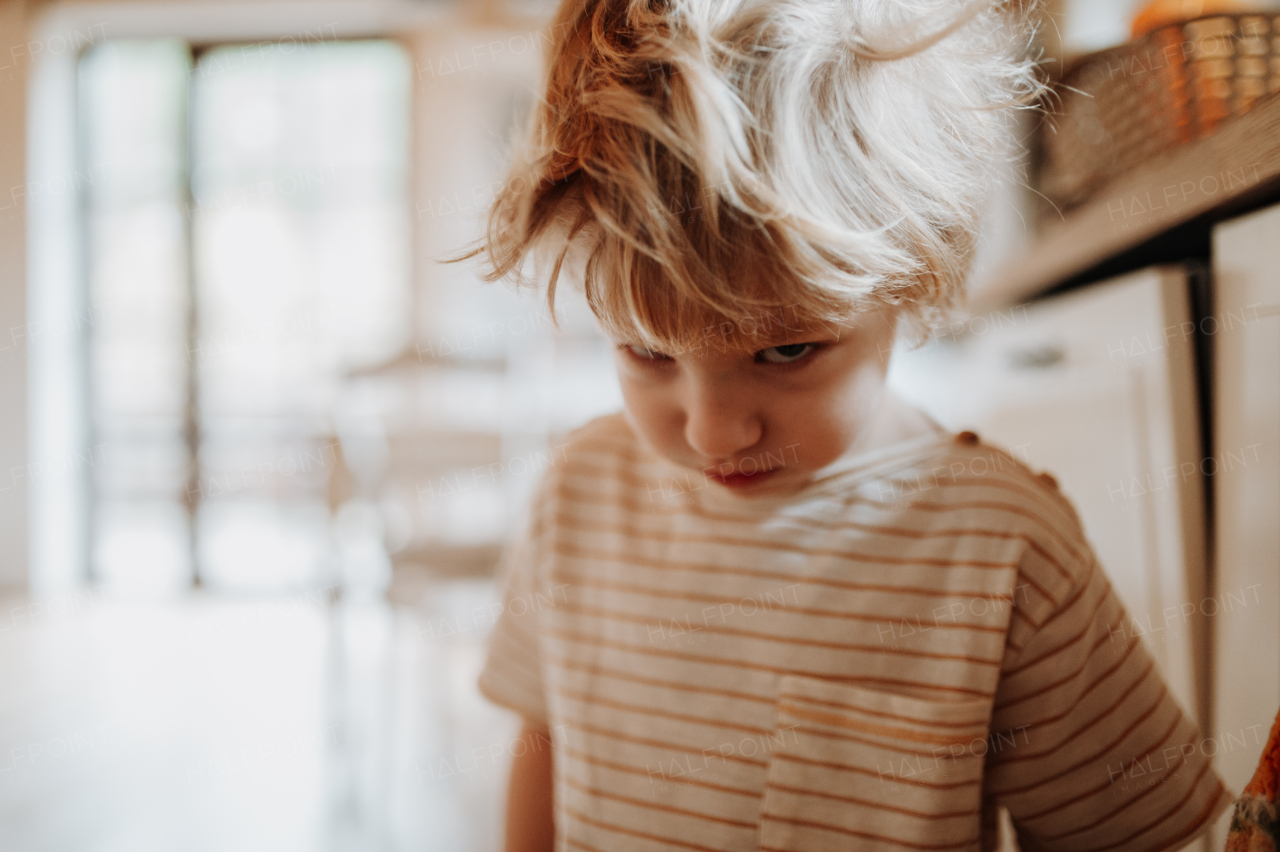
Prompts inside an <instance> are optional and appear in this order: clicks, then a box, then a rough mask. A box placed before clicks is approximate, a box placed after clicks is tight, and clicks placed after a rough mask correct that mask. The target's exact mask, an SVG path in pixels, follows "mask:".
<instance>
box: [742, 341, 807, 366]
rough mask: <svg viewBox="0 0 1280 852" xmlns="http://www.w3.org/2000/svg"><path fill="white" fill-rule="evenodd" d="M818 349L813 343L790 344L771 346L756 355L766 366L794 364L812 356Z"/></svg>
mask: <svg viewBox="0 0 1280 852" xmlns="http://www.w3.org/2000/svg"><path fill="white" fill-rule="evenodd" d="M817 348H818V347H817V346H815V345H814V344H812V343H788V344H787V345H786V346H771V347H770V348H768V349H761V350H760V351H759V352H757V353H756V358H758V359H759V360H761V361H763V362H764V363H766V364H793V363H795V362H796V361H799V360H800V359H802V358H805V357H807V356H808V355H810V354H812V353H813V351H814V350H816V349H817Z"/></svg>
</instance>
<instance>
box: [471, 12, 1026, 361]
mask: <svg viewBox="0 0 1280 852" xmlns="http://www.w3.org/2000/svg"><path fill="white" fill-rule="evenodd" d="M926 21H934V22H938V23H934V24H933V25H932V26H927V25H926V24H925V23H924V22H926ZM1030 21H1031V15H1030V13H1029V12H1028V11H1027V10H1026V9H1025V8H1024V7H1023V6H1022V4H1021V3H1017V4H1013V5H1010V4H1009V3H1007V2H998V0H982V2H965V3H956V2H954V0H565V2H564V3H563V4H562V5H561V7H560V9H559V11H558V13H557V15H556V18H555V20H554V22H553V26H552V30H551V31H552V34H553V43H552V46H551V52H550V56H549V64H548V67H547V71H546V77H545V81H544V86H543V92H542V97H541V99H540V101H539V103H538V105H537V107H536V108H535V110H534V112H533V115H532V118H531V126H530V128H529V129H528V132H527V133H526V134H525V135H524V137H523V139H522V141H521V142H520V143H519V144H518V145H517V147H516V148H515V150H514V154H513V159H512V165H511V170H510V174H509V175H508V177H507V179H506V180H505V181H504V182H503V184H502V188H501V190H500V191H499V192H498V193H497V195H496V197H495V199H494V202H493V205H492V207H491V209H490V211H489V218H488V223H487V230H486V232H485V235H484V236H483V237H482V239H481V240H480V241H479V243H478V244H477V245H476V246H473V247H472V248H471V249H470V250H469V251H468V252H467V254H466V255H464V257H474V256H477V255H480V256H482V259H483V260H484V261H485V263H486V266H487V269H486V278H487V279H488V280H491V281H492V280H498V279H503V278H507V279H513V280H515V281H517V282H522V283H527V282H528V281H529V276H528V275H527V274H526V269H527V268H526V261H527V260H530V259H532V260H534V261H535V262H537V264H538V266H539V274H537V276H536V277H538V278H545V280H546V286H547V300H548V303H549V304H550V306H551V308H552V311H553V312H554V306H555V293H556V285H557V282H558V280H559V278H560V275H561V274H562V272H569V273H570V274H571V277H572V278H573V279H575V280H576V281H577V283H578V284H579V285H580V286H581V287H582V288H583V289H584V290H585V293H586V297H587V301H588V303H589V304H590V306H591V308H592V310H593V311H594V312H595V314H596V316H597V317H598V318H599V319H600V320H601V322H602V325H603V326H604V329H605V331H606V332H607V333H609V334H611V335H614V336H616V337H619V338H623V339H629V340H632V341H634V342H637V343H641V344H643V345H646V346H650V347H652V348H655V349H668V350H669V349H679V348H682V347H685V346H688V345H689V344H690V343H691V342H692V341H694V340H695V339H697V338H699V337H700V336H701V334H702V330H703V329H705V328H707V327H709V326H711V325H714V324H719V323H721V321H722V320H724V319H726V318H727V319H728V320H729V321H730V322H736V320H737V318H739V317H742V316H746V315H751V314H753V313H755V312H766V313H767V312H769V311H772V310H776V309H778V308H779V306H787V307H789V309H790V310H791V311H792V313H793V315H794V316H796V317H797V318H798V320H799V321H801V322H804V323H825V322H837V323H841V322H847V321H848V320H849V319H850V318H851V317H852V316H853V315H855V314H857V313H859V312H861V311H864V310H868V309H872V308H877V307H884V306H896V307H897V308H900V309H902V311H903V313H904V314H905V315H906V316H907V317H908V318H909V319H910V320H911V321H912V326H913V327H914V328H915V329H916V331H917V335H916V336H917V338H918V340H922V339H923V338H924V337H925V336H927V335H928V333H929V332H930V331H931V330H933V329H936V328H937V327H938V326H939V325H941V323H942V322H945V321H946V319H947V318H948V316H949V314H950V312H951V311H952V309H953V308H955V307H956V306H957V305H958V304H960V302H961V297H962V291H963V283H964V279H965V276H966V274H967V272H968V269H969V266H970V261H971V256H972V253H973V249H974V245H975V242H976V236H977V230H978V228H977V226H978V219H979V216H980V213H981V210H982V206H983V202H984V201H985V198H986V195H987V191H988V189H989V187H990V185H991V184H992V183H993V181H994V175H995V169H994V168H993V167H994V165H995V164H996V162H997V160H998V158H999V157H1000V156H1001V155H1002V154H1004V153H1005V152H1006V151H1007V150H1008V148H1007V143H1008V140H1009V138H1010V136H1011V134H1010V129H1011V122H1010V118H1011V114H1012V112H1013V111H1014V110H1016V109H1019V108H1024V106H1025V105H1026V104H1027V103H1029V102H1030V101H1031V100H1032V99H1034V98H1035V97H1037V96H1038V95H1039V94H1040V93H1041V91H1042V89H1043V86H1042V84H1041V83H1040V82H1039V80H1038V78H1037V76H1036V73H1035V64H1034V62H1033V61H1032V60H1031V59H1030V58H1028V56H1027V52H1026V48H1027V45H1028V43H1029V38H1030V36H1031V33H1032V25H1031V22H1030ZM547 267H549V271H548V268H547ZM553 315H554V314H553Z"/></svg>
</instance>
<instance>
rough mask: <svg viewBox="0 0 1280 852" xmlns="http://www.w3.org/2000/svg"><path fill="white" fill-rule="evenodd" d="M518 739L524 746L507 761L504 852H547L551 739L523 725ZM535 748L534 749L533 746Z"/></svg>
mask: <svg viewBox="0 0 1280 852" xmlns="http://www.w3.org/2000/svg"><path fill="white" fill-rule="evenodd" d="M520 739H521V741H523V742H524V743H526V744H528V746H529V747H528V748H525V749H524V750H523V751H522V752H521V753H520V754H518V755H514V757H513V758H512V761H511V781H510V784H509V786H508V788H507V820H506V841H505V843H504V845H503V849H504V850H505V852H551V850H552V847H553V845H554V843H555V824H554V821H553V817H552V811H551V760H552V757H551V736H550V732H549V731H548V730H547V729H546V728H545V727H541V726H534V725H531V724H530V723H529V722H525V724H524V727H523V728H522V729H521V731H520ZM535 743H537V744H538V747H537V748H534V747H533V744H535Z"/></svg>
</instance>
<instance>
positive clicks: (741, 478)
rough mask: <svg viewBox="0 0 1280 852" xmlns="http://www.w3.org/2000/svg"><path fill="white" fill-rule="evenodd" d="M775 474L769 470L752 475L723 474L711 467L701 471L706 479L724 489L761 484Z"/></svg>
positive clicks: (774, 471)
mask: <svg viewBox="0 0 1280 852" xmlns="http://www.w3.org/2000/svg"><path fill="white" fill-rule="evenodd" d="M776 472H777V471H776V470H774V469H770V470H758V471H755V472H753V473H729V474H725V473H721V472H720V471H718V470H716V469H715V468H713V467H709V468H706V469H705V470H703V474H705V475H706V477H707V479H710V480H713V481H715V482H718V483H720V484H721V485H723V486H725V487H726V488H748V487H750V486H753V485H756V484H758V483H760V482H762V481H763V480H766V479H768V478H769V477H770V476H771V475H772V474H774V473H776Z"/></svg>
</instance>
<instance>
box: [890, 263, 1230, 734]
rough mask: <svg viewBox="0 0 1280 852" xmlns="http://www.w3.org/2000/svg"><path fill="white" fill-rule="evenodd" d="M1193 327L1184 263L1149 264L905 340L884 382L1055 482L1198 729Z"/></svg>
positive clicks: (1201, 555) (1201, 673) (1200, 552)
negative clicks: (907, 347) (951, 329)
mask: <svg viewBox="0 0 1280 852" xmlns="http://www.w3.org/2000/svg"><path fill="white" fill-rule="evenodd" d="M1192 328H1193V326H1192V325H1191V320H1190V295H1189V288H1188V277H1187V274H1186V271H1185V270H1184V269H1183V268H1182V267H1180V266H1171V267H1158V268H1151V269H1146V270H1142V271H1139V272H1136V273H1133V274H1130V275H1127V276H1124V277H1122V278H1118V279H1113V280H1111V281H1108V282H1103V283H1099V284H1094V285H1090V286H1088V287H1086V288H1082V289H1080V290H1076V291H1071V292H1068V293H1065V294H1062V295H1058V296H1053V297H1049V298H1046V299H1043V300H1041V301H1038V302H1034V303H1031V304H1028V305H1024V306H1018V307H1015V308H1013V309H1010V310H1005V311H1002V312H1000V313H998V314H992V315H987V316H984V317H977V318H975V319H974V320H973V321H971V322H970V323H968V324H967V326H966V328H965V330H964V334H963V335H962V336H956V337H950V336H947V335H944V336H943V338H942V339H941V340H939V341H938V342H936V343H933V344H930V345H929V346H927V347H925V348H923V349H921V350H918V351H917V352H899V353H898V355H897V356H895V361H894V363H893V366H892V369H891V371H890V381H891V384H892V385H893V386H894V387H895V388H897V389H898V390H899V392H900V393H901V394H902V395H903V396H905V397H907V398H909V399H910V400H911V401H912V402H914V403H916V404H917V405H919V406H920V407H922V408H924V409H925V410H926V411H929V412H930V413H931V414H932V415H933V416H934V417H935V418H936V419H938V420H939V421H940V422H941V423H943V424H944V425H946V426H947V427H949V428H951V429H972V430H973V431H975V432H977V433H978V434H979V435H980V436H982V438H983V439H984V440H986V441H988V442H989V443H993V444H996V445H998V446H1002V447H1003V448H1005V449H1006V450H1007V451H1009V452H1010V453H1012V454H1013V455H1014V456H1015V457H1017V458H1018V459H1020V460H1021V461H1023V462H1025V463H1027V464H1029V465H1030V466H1031V467H1032V468H1033V469H1034V470H1036V471H1037V472H1039V471H1041V470H1047V471H1049V472H1050V473H1051V474H1052V475H1053V476H1054V477H1055V478H1056V479H1057V480H1058V483H1059V485H1060V487H1061V489H1062V491H1063V493H1064V494H1065V495H1066V496H1067V497H1068V498H1069V499H1070V500H1071V502H1072V503H1073V504H1074V505H1075V507H1076V509H1077V511H1078V512H1079V514H1080V518H1081V521H1082V522H1083V524H1084V528H1085V532H1086V534H1087V536H1088V538H1089V540H1090V542H1091V543H1092V544H1093V547H1094V550H1095V551H1096V553H1097V555H1098V559H1099V562H1100V563H1101V564H1102V566H1103V568H1104V569H1105V570H1106V572H1107V575H1108V577H1109V578H1110V579H1111V581H1112V584H1113V585H1114V586H1115V588H1116V591H1117V593H1118V594H1119V596H1120V598H1121V600H1122V601H1123V602H1124V604H1125V606H1126V608H1127V609H1128V610H1129V615H1130V619H1129V621H1128V623H1126V624H1124V625H1122V628H1121V629H1122V630H1123V631H1124V632H1123V637H1124V638H1127V637H1128V636H1131V635H1134V634H1138V635H1141V636H1142V637H1143V640H1144V641H1145V642H1146V643H1147V645H1148V647H1149V648H1150V650H1151V652H1152V655H1153V656H1154V657H1155V659H1156V662H1157V664H1158V665H1159V667H1160V670H1161V672H1162V674H1163V676H1164V678H1165V681H1166V682H1167V683H1168V684H1169V688H1170V690H1171V691H1172V692H1173V694H1174V695H1175V696H1176V697H1177V699H1178V701H1179V703H1180V704H1181V705H1182V707H1183V708H1184V710H1185V711H1186V712H1187V713H1188V715H1189V716H1190V717H1192V718H1194V719H1196V720H1197V721H1198V722H1199V723H1200V724H1201V725H1202V726H1203V724H1204V714H1205V711H1206V709H1207V690H1206V688H1205V682H1206V669H1207V665H1206V662H1207V659H1206V644H1207V643H1206V641H1205V635H1206V622H1207V619H1206V618H1204V617H1203V616H1201V615H1200V605H1201V604H1202V602H1203V601H1204V599H1205V597H1206V595H1205V543H1204V533H1205V529H1204V528H1205V523H1204V521H1205V514H1204V511H1205V510H1204V504H1203V490H1202V489H1203V481H1202V474H1201V465H1200V461H1201V456H1202V454H1203V453H1202V449H1201V445H1200V428H1199V415H1198V410H1197V403H1196V390H1195V358H1194V347H1195V341H1194V339H1193V337H1192V334H1191V329H1192ZM1121 638H1122V637H1121V636H1117V637H1116V640H1117V641H1120V640H1121Z"/></svg>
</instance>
